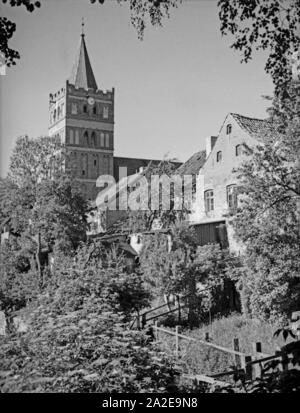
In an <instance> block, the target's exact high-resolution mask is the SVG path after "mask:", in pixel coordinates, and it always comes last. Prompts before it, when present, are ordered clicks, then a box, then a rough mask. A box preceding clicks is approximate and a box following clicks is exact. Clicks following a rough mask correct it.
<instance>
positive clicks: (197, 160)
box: [177, 150, 206, 175]
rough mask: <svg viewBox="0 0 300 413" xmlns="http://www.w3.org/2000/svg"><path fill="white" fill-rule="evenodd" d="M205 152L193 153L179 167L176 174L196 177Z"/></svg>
mask: <svg viewBox="0 0 300 413" xmlns="http://www.w3.org/2000/svg"><path fill="white" fill-rule="evenodd" d="M205 159H206V151H205V150H204V151H199V152H196V153H194V155H192V156H191V157H190V158H189V159H188V160H187V161H186V162H185V163H184V164H183V165H181V166H180V167H179V168H178V169H177V172H178V173H179V174H180V175H196V174H197V173H198V172H199V171H200V169H201V168H202V166H203V165H204V163H205Z"/></svg>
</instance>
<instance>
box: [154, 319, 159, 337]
mask: <svg viewBox="0 0 300 413" xmlns="http://www.w3.org/2000/svg"><path fill="white" fill-rule="evenodd" d="M154 328H155V341H158V329H157V320H155V323H154Z"/></svg>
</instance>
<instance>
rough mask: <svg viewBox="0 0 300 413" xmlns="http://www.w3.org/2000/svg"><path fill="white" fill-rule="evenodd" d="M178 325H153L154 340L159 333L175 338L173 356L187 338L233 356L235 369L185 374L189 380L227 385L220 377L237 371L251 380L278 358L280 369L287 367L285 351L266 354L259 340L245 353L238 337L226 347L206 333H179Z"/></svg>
mask: <svg viewBox="0 0 300 413" xmlns="http://www.w3.org/2000/svg"><path fill="white" fill-rule="evenodd" d="M179 328H180V327H179V326H176V328H175V331H171V330H167V329H166V328H162V327H158V325H157V322H156V323H155V325H154V326H153V331H154V334H155V339H156V341H159V333H160V332H162V333H165V334H168V335H170V336H173V337H174V338H175V356H176V357H177V358H179V356H180V340H187V341H189V342H197V343H200V344H201V345H203V346H207V347H211V348H214V349H216V350H219V351H222V352H224V353H227V354H230V355H232V356H233V360H234V366H235V369H232V370H228V371H224V372H221V373H216V374H211V375H209V376H207V375H202V374H197V375H194V374H185V375H184V377H185V378H187V379H191V380H197V381H200V382H205V383H208V384H215V385H219V386H228V385H229V383H227V382H225V381H220V380H218V379H219V378H220V377H226V376H227V377H228V376H233V375H234V374H237V373H243V374H244V376H245V379H246V380H252V379H255V378H258V377H261V376H262V374H263V369H264V365H265V363H267V362H270V361H271V360H276V359H280V360H279V361H280V364H279V367H280V369H281V370H286V369H288V368H289V358H288V356H287V355H286V353H283V352H281V351H278V352H276V354H274V355H270V354H266V353H263V352H262V345H261V343H260V342H257V343H253V344H252V354H246V353H244V352H241V351H240V347H239V339H238V338H234V339H233V347H232V348H227V347H223V346H220V345H218V344H214V343H212V342H210V341H208V340H209V335H208V333H206V338H205V340H201V339H200V338H195V337H189V336H186V335H184V334H180V332H179Z"/></svg>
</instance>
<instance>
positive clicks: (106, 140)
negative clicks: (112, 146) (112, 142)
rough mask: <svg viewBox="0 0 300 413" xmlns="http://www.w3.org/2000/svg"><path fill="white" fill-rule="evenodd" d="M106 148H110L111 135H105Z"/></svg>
mask: <svg viewBox="0 0 300 413" xmlns="http://www.w3.org/2000/svg"><path fill="white" fill-rule="evenodd" d="M105 146H106V148H109V133H106V134H105Z"/></svg>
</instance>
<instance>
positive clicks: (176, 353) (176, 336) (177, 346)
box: [175, 326, 179, 358]
mask: <svg viewBox="0 0 300 413" xmlns="http://www.w3.org/2000/svg"><path fill="white" fill-rule="evenodd" d="M178 334H179V326H176V327H175V355H176V358H178V357H179V337H178Z"/></svg>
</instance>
